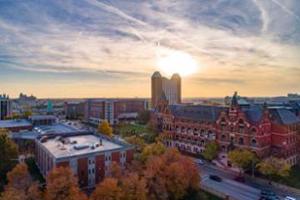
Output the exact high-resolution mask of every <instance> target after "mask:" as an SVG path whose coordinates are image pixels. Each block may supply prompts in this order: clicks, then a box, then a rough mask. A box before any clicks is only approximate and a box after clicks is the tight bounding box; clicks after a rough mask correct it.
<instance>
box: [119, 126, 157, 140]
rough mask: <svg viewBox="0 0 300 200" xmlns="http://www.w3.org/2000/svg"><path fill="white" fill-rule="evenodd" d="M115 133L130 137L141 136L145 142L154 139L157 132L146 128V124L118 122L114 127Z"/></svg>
mask: <svg viewBox="0 0 300 200" xmlns="http://www.w3.org/2000/svg"><path fill="white" fill-rule="evenodd" d="M114 130H115V132H116V134H118V135H120V136H121V137H123V138H125V137H130V136H133V135H138V136H141V137H142V138H143V139H144V140H145V142H146V143H152V142H154V141H155V138H156V136H157V133H155V132H154V131H153V130H151V129H150V128H148V127H147V126H146V125H141V124H119V125H117V126H116V127H115V128H114Z"/></svg>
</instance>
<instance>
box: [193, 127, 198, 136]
mask: <svg viewBox="0 0 300 200" xmlns="http://www.w3.org/2000/svg"><path fill="white" fill-rule="evenodd" d="M194 135H195V136H198V129H196V128H194Z"/></svg>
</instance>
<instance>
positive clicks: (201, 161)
mask: <svg viewBox="0 0 300 200" xmlns="http://www.w3.org/2000/svg"><path fill="white" fill-rule="evenodd" d="M196 163H197V164H198V165H204V161H203V160H201V159H197V160H196Z"/></svg>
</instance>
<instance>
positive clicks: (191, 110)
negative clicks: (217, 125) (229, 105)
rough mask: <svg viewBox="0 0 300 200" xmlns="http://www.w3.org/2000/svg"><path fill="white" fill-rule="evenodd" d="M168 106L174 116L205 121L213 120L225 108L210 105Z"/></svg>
mask: <svg viewBox="0 0 300 200" xmlns="http://www.w3.org/2000/svg"><path fill="white" fill-rule="evenodd" d="M169 108H170V110H171V113H172V114H173V115H174V116H175V117H178V118H186V119H191V120H197V121H205V122H215V121H216V120H217V119H218V117H219V115H220V113H221V112H222V111H224V110H226V108H225V107H221V106H210V105H171V106H169Z"/></svg>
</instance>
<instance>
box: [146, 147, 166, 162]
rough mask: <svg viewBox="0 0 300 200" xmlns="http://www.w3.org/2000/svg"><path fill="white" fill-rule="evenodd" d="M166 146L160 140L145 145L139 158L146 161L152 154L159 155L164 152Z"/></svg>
mask: <svg viewBox="0 0 300 200" xmlns="http://www.w3.org/2000/svg"><path fill="white" fill-rule="evenodd" d="M165 151H166V147H165V146H164V144H163V143H161V142H156V143H153V144H149V145H147V146H146V147H145V148H144V150H143V151H142V153H141V157H140V160H141V161H142V162H146V161H147V160H148V159H149V158H150V157H152V156H159V155H162V154H163V153H165Z"/></svg>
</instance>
